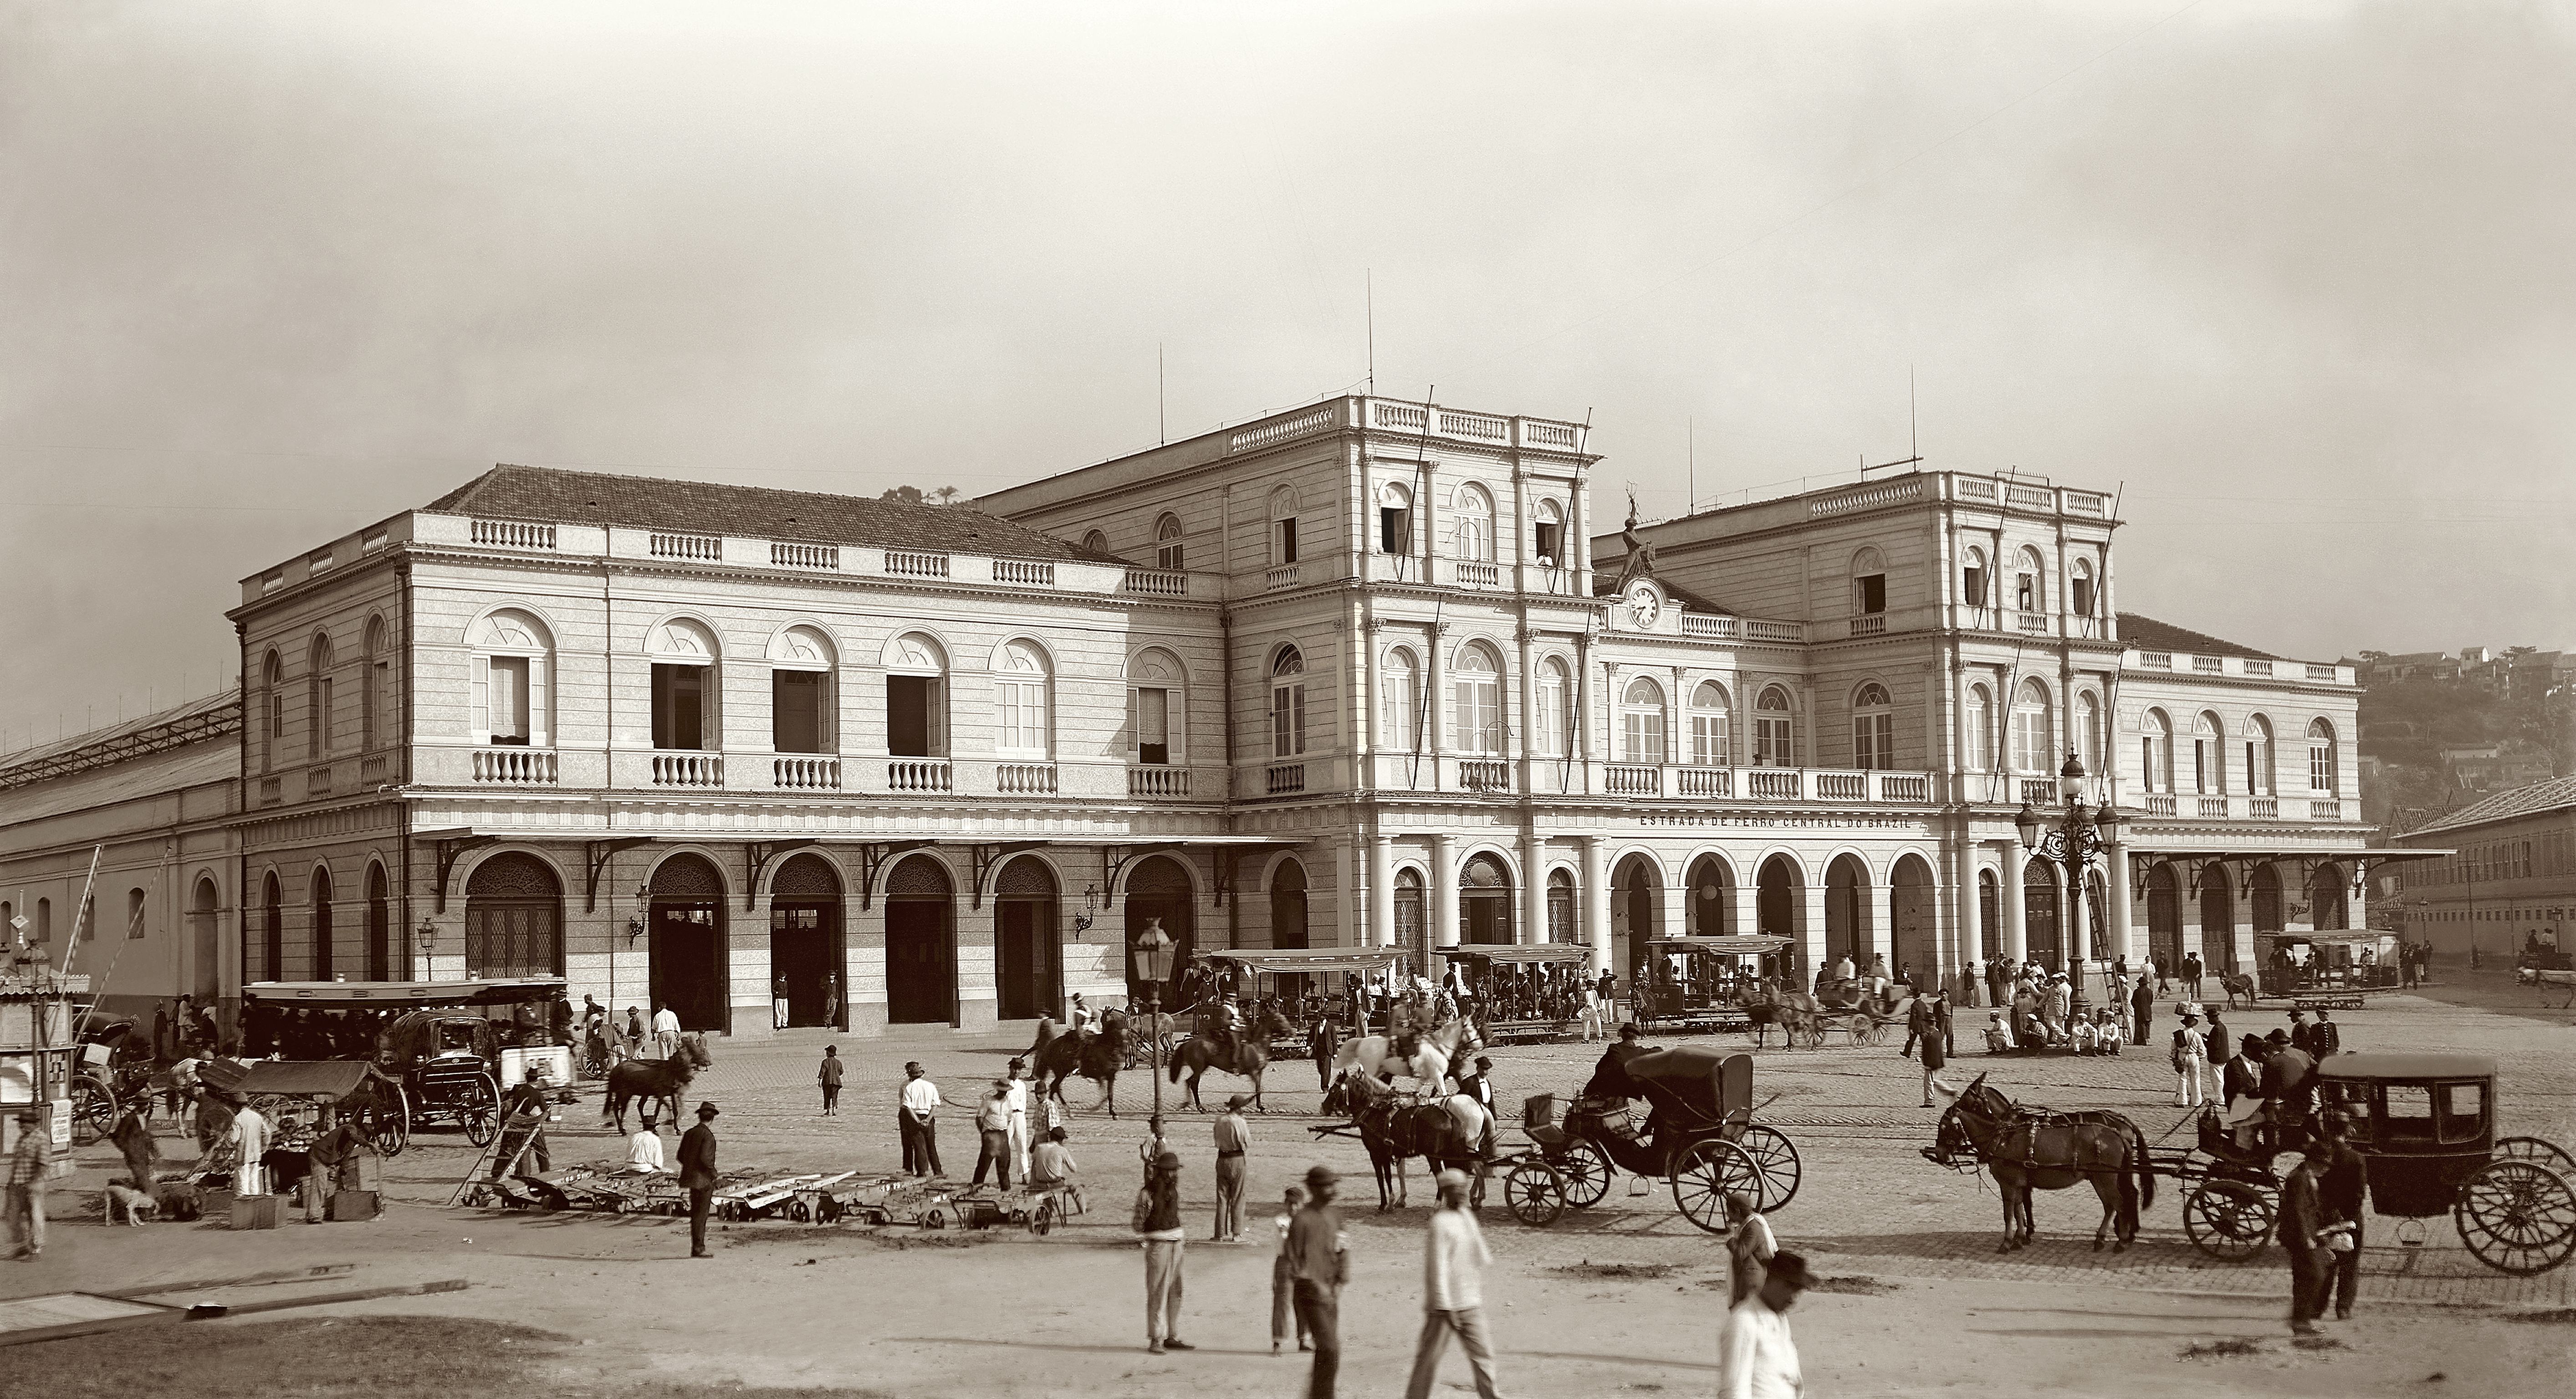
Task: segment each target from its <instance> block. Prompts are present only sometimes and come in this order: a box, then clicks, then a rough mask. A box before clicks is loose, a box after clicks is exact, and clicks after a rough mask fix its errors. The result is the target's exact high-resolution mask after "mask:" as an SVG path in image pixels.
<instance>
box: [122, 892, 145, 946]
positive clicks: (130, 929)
mask: <svg viewBox="0 0 2576 1399" xmlns="http://www.w3.org/2000/svg"><path fill="white" fill-rule="evenodd" d="M125 935H126V936H127V937H129V938H139V937H141V936H143V891H142V890H140V889H128V890H126V891H125Z"/></svg>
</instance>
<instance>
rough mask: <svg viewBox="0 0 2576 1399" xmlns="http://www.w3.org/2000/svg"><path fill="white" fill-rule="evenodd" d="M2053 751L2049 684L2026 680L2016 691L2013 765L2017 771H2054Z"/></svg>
mask: <svg viewBox="0 0 2576 1399" xmlns="http://www.w3.org/2000/svg"><path fill="white" fill-rule="evenodd" d="M2049 750H2050V744H2049V723H2048V687H2047V686H2046V685H2043V684H2041V683H2040V682H2038V681H2036V680H2025V681H2023V682H2022V683H2021V689H2019V690H2017V691H2015V692H2014V694H2013V712H2012V768H2013V771H2015V772H2042V773H2044V772H2054V771H2055V770H2056V768H2057V765H2056V764H2055V763H2052V762H2050V761H2049V760H2048V755H2049Z"/></svg>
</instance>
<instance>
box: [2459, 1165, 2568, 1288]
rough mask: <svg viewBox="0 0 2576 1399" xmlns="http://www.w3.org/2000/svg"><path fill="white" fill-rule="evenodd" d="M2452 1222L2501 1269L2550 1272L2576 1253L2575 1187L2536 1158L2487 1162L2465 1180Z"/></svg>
mask: <svg viewBox="0 0 2576 1399" xmlns="http://www.w3.org/2000/svg"><path fill="white" fill-rule="evenodd" d="M2451 1222H2452V1223H2453V1224H2454V1225H2456V1226H2458V1228H2459V1231H2460V1242H2462V1243H2464V1244H2467V1245H2468V1246H2469V1252H2471V1253H2474V1254H2476V1255H2477V1258H2478V1261H2479V1262H2481V1263H2484V1264H2486V1265H2487V1266H2488V1267H2490V1268H2493V1269H2495V1270H2496V1271H2497V1272H2499V1273H2511V1274H2513V1275H2515V1276H2516V1277H2527V1276H2529V1275H2530V1274H2533V1273H2541V1272H2547V1271H2548V1270H2549V1269H2551V1268H2555V1267H2557V1266H2558V1265H2559V1264H2561V1263H2564V1262H2566V1261H2567V1257H2568V1255H2569V1254H2571V1253H2576V1186H2571V1185H2569V1184H2568V1183H2567V1179H2566V1177H2564V1176H2561V1175H2560V1174H2558V1173H2557V1172H2556V1171H2553V1170H2550V1169H2549V1168H2548V1167H2546V1166H2542V1165H2538V1164H2536V1163H2534V1162H2530V1161H2520V1160H2503V1161H2489V1162H2488V1163H2487V1164H2486V1165H2485V1166H2483V1167H2481V1168H2479V1170H2478V1173H2477V1174H2476V1175H2473V1176H2471V1177H2469V1178H2468V1179H2467V1180H2466V1181H2464V1182H2462V1183H2461V1185H2460V1193H2459V1197H2458V1198H2457V1199H2456V1200H2454V1201H2453V1202H2452V1204H2451Z"/></svg>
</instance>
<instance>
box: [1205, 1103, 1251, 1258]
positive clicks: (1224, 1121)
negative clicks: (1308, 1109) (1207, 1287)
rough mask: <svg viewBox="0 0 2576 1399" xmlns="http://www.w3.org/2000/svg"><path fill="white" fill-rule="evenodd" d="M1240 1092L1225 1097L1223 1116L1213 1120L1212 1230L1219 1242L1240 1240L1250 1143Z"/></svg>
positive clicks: (1228, 1242)
mask: <svg viewBox="0 0 2576 1399" xmlns="http://www.w3.org/2000/svg"><path fill="white" fill-rule="evenodd" d="M1251 1101H1252V1100H1251V1099H1250V1098H1247V1097H1245V1096H1243V1095H1242V1094H1240V1093H1237V1094H1235V1095H1234V1096H1233V1097H1231V1098H1228V1099H1226V1100H1225V1115H1224V1116H1222V1117H1220V1118H1218V1119H1217V1120H1216V1232H1215V1233H1214V1234H1212V1235H1210V1236H1209V1237H1211V1238H1212V1239H1214V1240H1215V1241H1216V1242H1218V1243H1221V1244H1239V1243H1241V1242H1243V1176H1244V1163H1243V1153H1244V1151H1245V1150H1246V1149H1247V1148H1249V1147H1250V1146H1251V1145H1252V1128H1251V1127H1250V1126H1249V1125H1248V1124H1246V1123H1245V1122H1244V1120H1243V1105H1244V1104H1245V1103H1248V1102H1251Z"/></svg>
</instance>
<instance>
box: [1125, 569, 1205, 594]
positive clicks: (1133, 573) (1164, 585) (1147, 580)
mask: <svg viewBox="0 0 2576 1399" xmlns="http://www.w3.org/2000/svg"><path fill="white" fill-rule="evenodd" d="M1119 587H1120V588H1121V590H1122V591H1125V592H1130V593H1135V594H1137V595H1138V596H1140V597H1188V596H1189V595H1190V576H1189V575H1188V574H1186V573H1177V572H1172V571H1170V570H1166V569H1159V568H1131V569H1129V570H1127V577H1126V579H1125V580H1124V581H1123V582H1122V583H1120V585H1119Z"/></svg>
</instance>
